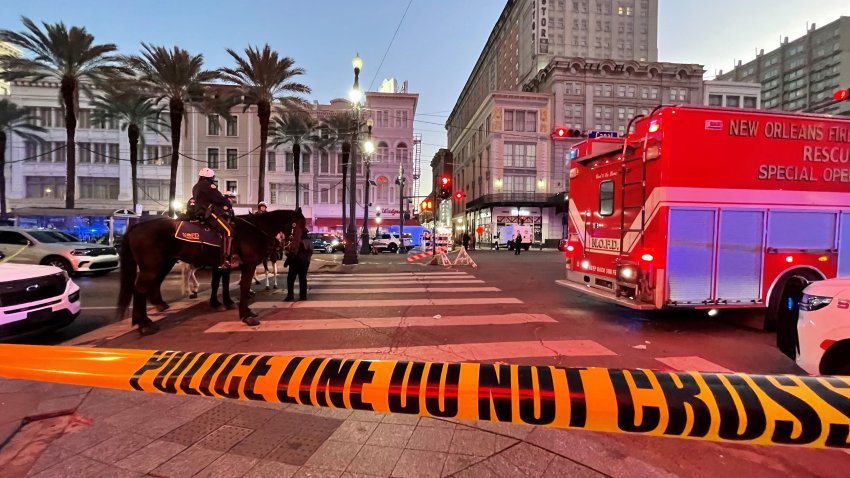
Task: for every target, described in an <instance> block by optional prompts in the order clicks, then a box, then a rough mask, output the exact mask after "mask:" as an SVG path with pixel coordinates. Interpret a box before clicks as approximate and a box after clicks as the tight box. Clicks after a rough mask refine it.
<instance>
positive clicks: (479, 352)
mask: <svg viewBox="0 0 850 478" xmlns="http://www.w3.org/2000/svg"><path fill="white" fill-rule="evenodd" d="M253 353H260V354H268V355H286V356H302V357H305V356H306V357H332V358H360V359H384V360H387V359H389V360H418V361H424V362H461V361H487V360H498V359H516V358H530V357H552V356H564V357H597V356H610V355H617V353H616V352H614V351H612V350H610V349H608V348H606V347H604V346H603V345H601V344H600V343H598V342H596V341H593V340H544V341H539V340H534V341H524V342H492V343H466V344H446V345H420V346H414V347H396V348H392V347H376V348H361V349H330V350H291V351H279V352H253Z"/></svg>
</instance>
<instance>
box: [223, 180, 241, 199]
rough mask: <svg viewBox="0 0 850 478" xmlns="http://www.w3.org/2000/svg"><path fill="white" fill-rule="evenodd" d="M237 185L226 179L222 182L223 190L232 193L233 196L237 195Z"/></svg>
mask: <svg viewBox="0 0 850 478" xmlns="http://www.w3.org/2000/svg"><path fill="white" fill-rule="evenodd" d="M238 189H239V183H238V182H237V181H235V180H233V179H228V180H227V181H225V182H224V190H225V191H227V192H229V193H233V195H234V196H236V195H238V194H239V191H238Z"/></svg>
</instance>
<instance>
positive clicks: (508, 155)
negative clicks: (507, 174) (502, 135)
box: [503, 143, 537, 169]
mask: <svg viewBox="0 0 850 478" xmlns="http://www.w3.org/2000/svg"><path fill="white" fill-rule="evenodd" d="M504 148H505V149H504V155H503V157H504V167H506V168H530V169H531V168H534V167H535V163H536V158H537V145H534V144H525V143H505V145H504Z"/></svg>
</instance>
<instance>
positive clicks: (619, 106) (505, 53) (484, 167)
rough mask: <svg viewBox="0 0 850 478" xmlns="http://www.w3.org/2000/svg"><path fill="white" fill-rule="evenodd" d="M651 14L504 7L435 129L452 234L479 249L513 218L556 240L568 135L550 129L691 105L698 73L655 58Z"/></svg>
mask: <svg viewBox="0 0 850 478" xmlns="http://www.w3.org/2000/svg"><path fill="white" fill-rule="evenodd" d="M657 17H658V3H657V1H655V0H653V1H622V2H621V1H608V0H601V1H593V2H590V1H572V2H565V1H551V0H549V1H547V0H537V1H530V0H528V1H521V0H509V1H508V2H507V3H506V6H505V9H504V10H503V12H502V14H501V16H500V18H499V20H498V21H497V23H496V25H495V26H494V28H493V31H492V32H491V33H490V36H489V38H488V40H487V43H486V44H485V46H484V50H483V51H482V53H481V56H480V57H479V58H478V60H477V62H476V64H475V67H474V68H473V70H472V73H471V74H470V76H469V79H468V80H467V82H466V84H465V86H464V88H463V90H462V92H461V93H460V95H459V97H458V100H457V103H456V104H455V107H454V109H453V110H452V113H451V115H450V116H449V118H448V120H447V122H446V129H447V131H448V149H449V150H450V151H451V153H452V155H453V157H454V166H453V167H454V169H453V175H454V178H455V188H462V189H463V191H464V193H465V195H466V197H465V198H464V199H463V200H460V201H458V200H454V201H453V206H454V207H453V216H454V221H453V226H454V233H455V235H457V236H459V235H460V234H462V232H463V231H464V230H466V231H471V230H475V229H477V228H478V227H479V226H483V227H484V229H485V231H486V232H485V234H483V235H482V236H481V237H480V240H481V241H483V242H490V241H492V240H493V239H494V235H495V234H497V233H498V232H499V231H500V227H501V226H503V225H507V224H510V223H517V222H519V223H523V224H533V225H534V240H535V242H542V243H550V244H552V243H554V242H556V241H557V239H559V238H560V237H561V236H562V234H563V230H564V229H563V211H564V207H563V206H564V201H565V199H566V192H567V190H568V182H567V177H566V170H565V162H566V153H567V151H568V149H569V146H570V145H571V144H572V143H573V142H574V141H577V140H578V138H572V139H569V138H568V139H566V140H558V141H554V140H553V138H552V136H551V134H552V131H553V130H554V128H557V127H566V128H569V129H570V130H574V131H577V132H581V133H583V132H587V131H589V130H604V131H613V132H615V133H620V134H622V133H625V131H626V129H627V127H628V124H629V121H630V120H631V119H632V118H633V117H634V116H635V115H637V114H641V113H644V114H646V113H648V112H649V111H651V110H652V109H653V108H655V107H656V106H658V105H659V104H662V103H702V97H703V83H702V77H703V72H704V70H703V67H702V65H696V64H679V63H664V62H658V61H656V58H657V40H656V38H657V31H656V30H657ZM529 40H530V41H529ZM597 58H599V59H597ZM581 133H579V134H581Z"/></svg>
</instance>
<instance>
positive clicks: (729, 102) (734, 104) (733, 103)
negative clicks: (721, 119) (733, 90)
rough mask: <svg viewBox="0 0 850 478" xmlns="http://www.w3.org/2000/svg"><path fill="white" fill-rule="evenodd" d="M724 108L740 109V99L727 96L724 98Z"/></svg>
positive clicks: (734, 96) (735, 96)
mask: <svg viewBox="0 0 850 478" xmlns="http://www.w3.org/2000/svg"><path fill="white" fill-rule="evenodd" d="M726 106H727V107H728V108H740V107H741V97H740V96H737V95H727V96H726Z"/></svg>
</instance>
